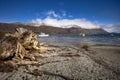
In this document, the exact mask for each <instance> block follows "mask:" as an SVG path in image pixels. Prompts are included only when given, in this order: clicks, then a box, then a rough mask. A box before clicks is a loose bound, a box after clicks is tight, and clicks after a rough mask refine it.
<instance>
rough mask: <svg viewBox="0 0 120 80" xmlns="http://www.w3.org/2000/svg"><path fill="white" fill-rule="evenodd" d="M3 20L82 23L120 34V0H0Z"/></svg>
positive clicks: (57, 23) (0, 18) (62, 24)
mask: <svg viewBox="0 0 120 80" xmlns="http://www.w3.org/2000/svg"><path fill="white" fill-rule="evenodd" d="M0 22H8V23H11V22H23V23H35V24H36V25H41V24H43V23H44V24H46V25H51V26H56V27H66V28H67V27H68V25H78V26H80V27H82V28H88V29H91V28H103V29H105V30H107V31H108V32H117V33H120V0H0Z"/></svg>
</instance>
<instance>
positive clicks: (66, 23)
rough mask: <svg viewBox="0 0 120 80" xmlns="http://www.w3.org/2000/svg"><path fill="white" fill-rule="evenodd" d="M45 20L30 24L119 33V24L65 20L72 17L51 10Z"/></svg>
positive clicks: (63, 12) (82, 19)
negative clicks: (101, 29) (74, 26)
mask: <svg viewBox="0 0 120 80" xmlns="http://www.w3.org/2000/svg"><path fill="white" fill-rule="evenodd" d="M46 16H47V17H46V18H44V19H41V18H37V19H33V20H32V23H33V24H35V26H40V25H43V24H44V25H49V26H54V27H61V28H70V27H71V26H70V25H78V26H79V27H81V28H86V29H94V28H103V29H105V30H106V31H108V32H117V33H120V22H119V23H115V24H102V25H100V24H96V23H94V22H91V21H88V20H86V19H84V18H76V19H65V18H63V17H68V18H70V17H73V16H72V15H68V14H66V12H65V11H61V15H60V14H57V13H56V12H55V11H53V10H49V11H48V12H46Z"/></svg>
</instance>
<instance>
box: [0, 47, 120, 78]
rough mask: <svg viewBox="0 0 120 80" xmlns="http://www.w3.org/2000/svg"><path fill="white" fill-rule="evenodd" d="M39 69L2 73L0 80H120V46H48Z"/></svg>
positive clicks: (41, 55) (27, 67)
mask: <svg viewBox="0 0 120 80" xmlns="http://www.w3.org/2000/svg"><path fill="white" fill-rule="evenodd" d="M48 49H49V50H48V51H47V52H45V53H42V54H39V55H40V57H38V59H37V61H38V62H39V64H36V65H25V66H20V67H19V68H18V70H12V71H1V72H0V80H120V46H111V45H94V46H89V49H88V51H86V50H84V49H82V48H81V46H80V45H77V46H49V48H48Z"/></svg>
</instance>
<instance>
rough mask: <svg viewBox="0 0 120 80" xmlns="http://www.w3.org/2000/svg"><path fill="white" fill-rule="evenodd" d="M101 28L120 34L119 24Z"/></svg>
mask: <svg viewBox="0 0 120 80" xmlns="http://www.w3.org/2000/svg"><path fill="white" fill-rule="evenodd" d="M103 28H104V29H105V30H106V31H108V32H117V33H120V22H118V23H115V24H107V25H104V26H103Z"/></svg>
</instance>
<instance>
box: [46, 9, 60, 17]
mask: <svg viewBox="0 0 120 80" xmlns="http://www.w3.org/2000/svg"><path fill="white" fill-rule="evenodd" d="M47 16H50V17H55V18H60V16H59V15H58V14H56V13H55V11H53V10H50V11H48V12H47Z"/></svg>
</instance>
